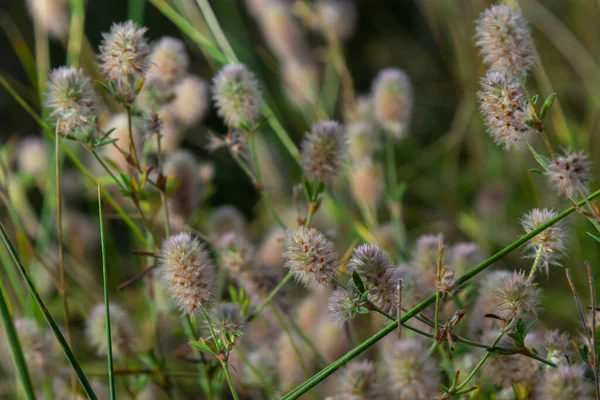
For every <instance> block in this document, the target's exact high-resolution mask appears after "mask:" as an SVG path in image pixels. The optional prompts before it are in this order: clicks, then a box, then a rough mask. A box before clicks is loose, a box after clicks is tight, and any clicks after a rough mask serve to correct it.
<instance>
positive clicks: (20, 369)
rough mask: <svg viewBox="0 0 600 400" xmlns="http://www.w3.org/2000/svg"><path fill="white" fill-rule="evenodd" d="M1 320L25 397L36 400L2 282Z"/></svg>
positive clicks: (0, 293)
mask: <svg viewBox="0 0 600 400" xmlns="http://www.w3.org/2000/svg"><path fill="white" fill-rule="evenodd" d="M0 320H1V322H2V328H3V329H4V333H5V335H6V339H7V341H8V345H9V348H10V354H11V355H12V358H13V362H14V363H15V367H16V370H17V375H18V376H19V381H20V382H21V385H23V390H24V391H25V397H27V399H29V400H35V392H34V391H33V386H32V385H31V378H30V377H29V370H28V369H27V364H26V363H25V357H24V356H23V349H21V344H20V343H19V338H18V337H17V332H16V331H15V325H14V324H13V320H12V317H11V315H10V311H9V310H8V304H7V303H6V296H4V287H3V286H2V282H0Z"/></svg>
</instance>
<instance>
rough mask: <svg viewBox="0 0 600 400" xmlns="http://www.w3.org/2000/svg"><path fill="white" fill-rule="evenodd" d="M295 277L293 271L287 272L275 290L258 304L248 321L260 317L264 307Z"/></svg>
mask: <svg viewBox="0 0 600 400" xmlns="http://www.w3.org/2000/svg"><path fill="white" fill-rule="evenodd" d="M293 277H294V273H293V272H292V271H290V272H288V273H287V274H286V276H285V277H284V278H283V279H282V280H281V282H279V283H278V284H277V286H275V287H274V288H273V290H271V293H269V294H268V295H267V297H265V299H264V300H263V301H262V303H260V304H259V305H258V307H256V310H254V312H253V313H252V314H251V315H250V316H248V322H250V321H252V320H253V319H254V318H256V317H258V316H259V315H260V313H261V312H262V310H264V308H265V307H266V306H267V305H269V303H271V300H273V298H274V297H275V296H276V295H277V293H279V291H280V290H281V289H282V288H283V287H284V286H285V284H286V283H288V282H289V281H290V279H292V278H293Z"/></svg>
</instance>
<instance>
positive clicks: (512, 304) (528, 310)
mask: <svg viewBox="0 0 600 400" xmlns="http://www.w3.org/2000/svg"><path fill="white" fill-rule="evenodd" d="M494 294H495V295H496V299H497V302H498V303H497V304H496V307H497V312H498V314H499V315H500V316H501V317H503V318H507V319H511V318H512V319H518V318H523V319H536V318H537V310H538V308H539V306H540V301H541V299H540V297H541V290H540V289H539V288H538V287H537V285H536V284H535V283H534V282H533V281H531V280H529V279H528V278H527V275H526V274H525V272H524V271H519V272H517V271H515V272H512V273H511V274H510V275H508V276H504V277H502V278H500V280H499V281H498V286H497V287H496V289H495V291H494Z"/></svg>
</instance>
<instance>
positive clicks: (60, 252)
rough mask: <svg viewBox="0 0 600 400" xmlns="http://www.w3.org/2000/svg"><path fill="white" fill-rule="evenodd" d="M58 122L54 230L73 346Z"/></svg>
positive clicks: (68, 336) (68, 327) (67, 323)
mask: <svg viewBox="0 0 600 400" xmlns="http://www.w3.org/2000/svg"><path fill="white" fill-rule="evenodd" d="M59 126H60V121H59V122H57V123H56V131H55V133H54V145H55V146H54V150H55V152H54V167H55V169H56V176H55V179H56V230H57V237H58V271H59V275H60V294H61V297H62V306H63V315H64V319H65V330H66V332H67V343H69V346H73V338H72V336H71V334H72V332H71V318H70V315H69V314H70V313H69V288H68V286H67V275H66V273H65V249H64V242H63V224H62V193H61V182H60V179H61V174H60V132H59ZM75 379H76V378H75V374H71V381H72V385H71V386H74V383H75Z"/></svg>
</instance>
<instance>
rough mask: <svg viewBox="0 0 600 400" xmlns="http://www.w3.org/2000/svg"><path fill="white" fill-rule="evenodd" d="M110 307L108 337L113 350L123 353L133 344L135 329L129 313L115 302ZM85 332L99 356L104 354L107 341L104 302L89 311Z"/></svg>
mask: <svg viewBox="0 0 600 400" xmlns="http://www.w3.org/2000/svg"><path fill="white" fill-rule="evenodd" d="M109 307H110V337H111V343H112V348H113V351H114V352H115V354H116V355H119V356H120V355H123V354H125V353H128V352H129V351H131V350H132V349H133V347H134V345H135V343H134V341H135V338H136V334H135V329H134V328H133V325H132V323H131V318H129V314H128V313H127V311H125V310H124V309H123V308H121V307H120V306H118V305H117V304H114V303H111V304H109ZM85 333H86V335H87V338H88V340H89V341H90V344H91V345H92V346H93V347H94V348H96V352H97V353H98V355H99V356H106V351H107V349H108V342H107V341H106V339H107V338H106V308H105V305H104V303H100V304H97V305H96V306H94V308H92V310H91V311H90V314H89V317H88V319H87V321H86V328H85Z"/></svg>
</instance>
